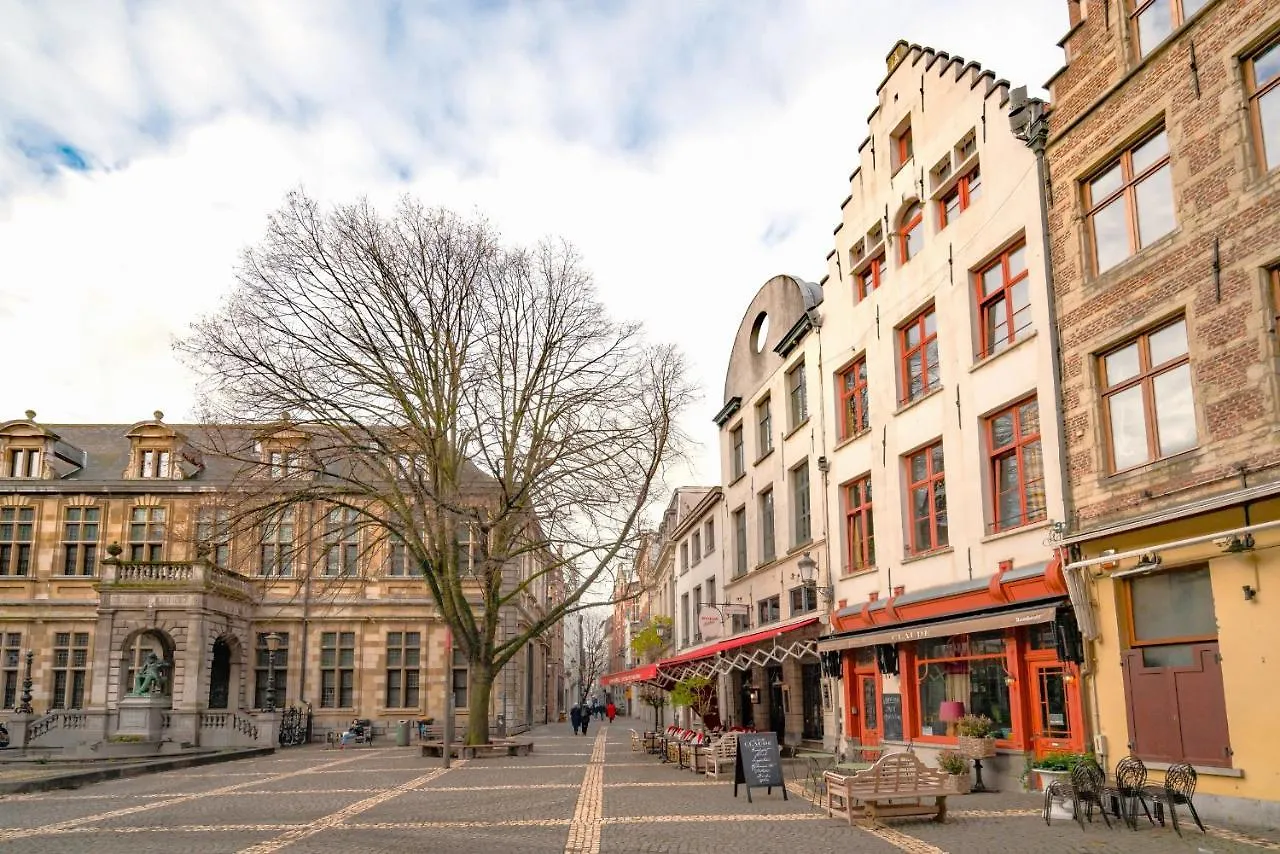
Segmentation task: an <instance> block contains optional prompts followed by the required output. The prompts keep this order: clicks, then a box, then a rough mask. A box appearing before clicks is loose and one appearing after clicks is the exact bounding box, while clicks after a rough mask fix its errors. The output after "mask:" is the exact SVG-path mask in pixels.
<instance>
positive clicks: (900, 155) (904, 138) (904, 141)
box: [893, 122, 915, 172]
mask: <svg viewBox="0 0 1280 854" xmlns="http://www.w3.org/2000/svg"><path fill="white" fill-rule="evenodd" d="M914 156H915V150H914V148H913V147H912V145H911V123H910V122H908V123H907V126H906V127H904V128H903V129H902V130H900V131H898V132H897V133H896V134H894V135H893V171H894V172H897V171H898V170H899V169H901V168H902V167H903V165H904V164H905V163H906V162H907V161H908V160H910V159H911V158H912V157H914Z"/></svg>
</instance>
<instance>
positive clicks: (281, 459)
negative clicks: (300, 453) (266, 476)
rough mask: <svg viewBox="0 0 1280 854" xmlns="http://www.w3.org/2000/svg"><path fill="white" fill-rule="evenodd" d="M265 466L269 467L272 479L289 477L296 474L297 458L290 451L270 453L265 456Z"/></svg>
mask: <svg viewBox="0 0 1280 854" xmlns="http://www.w3.org/2000/svg"><path fill="white" fill-rule="evenodd" d="M267 465H269V466H270V467H271V476H272V477H290V476H292V475H295V474H297V473H298V457H297V454H296V453H295V452H293V451H291V450H277V451H271V452H270V453H268V454H267Z"/></svg>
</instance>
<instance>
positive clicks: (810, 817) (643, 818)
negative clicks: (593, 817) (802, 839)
mask: <svg viewBox="0 0 1280 854" xmlns="http://www.w3.org/2000/svg"><path fill="white" fill-rule="evenodd" d="M824 819H826V816H825V815H816V814H814V813H778V814H775V815H769V814H755V815H752V814H749V813H748V814H746V815H744V814H742V813H725V814H722V815H615V816H606V817H605V818H602V819H601V820H600V822H601V824H653V823H658V824H665V823H667V822H672V821H679V822H700V821H701V822H710V821H822V820H824Z"/></svg>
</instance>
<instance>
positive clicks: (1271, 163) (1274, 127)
mask: <svg viewBox="0 0 1280 854" xmlns="http://www.w3.org/2000/svg"><path fill="white" fill-rule="evenodd" d="M1245 81H1246V85H1247V86H1248V92H1249V117H1250V120H1251V121H1252V122H1253V133H1254V138H1255V144H1256V145H1257V146H1258V162H1259V163H1261V164H1263V168H1264V169H1266V170H1267V171H1270V170H1272V169H1275V168H1276V167H1277V166H1280V39H1277V40H1274V41H1272V42H1271V44H1269V45H1267V46H1266V47H1264V48H1263V49H1262V50H1260V51H1258V52H1257V53H1255V54H1254V55H1253V56H1251V57H1249V59H1247V60H1246V61H1245Z"/></svg>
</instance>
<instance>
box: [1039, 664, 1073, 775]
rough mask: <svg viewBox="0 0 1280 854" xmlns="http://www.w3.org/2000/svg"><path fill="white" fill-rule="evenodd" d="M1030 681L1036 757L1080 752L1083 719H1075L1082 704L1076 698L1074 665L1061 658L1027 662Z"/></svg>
mask: <svg viewBox="0 0 1280 854" xmlns="http://www.w3.org/2000/svg"><path fill="white" fill-rule="evenodd" d="M1027 676H1028V678H1029V681H1030V683H1031V695H1030V700H1031V717H1030V732H1031V749H1032V751H1033V752H1034V753H1035V755H1036V756H1037V757H1039V756H1044V755H1045V754H1046V753H1053V752H1055V751H1069V752H1077V751H1079V750H1080V749H1081V741H1082V736H1083V731H1082V728H1081V724H1082V721H1079V720H1076V718H1077V717H1078V716H1077V714H1076V711H1077V710H1078V709H1079V708H1080V706H1079V704H1078V703H1077V702H1076V701H1075V684H1074V679H1073V680H1072V681H1068V679H1067V677H1068V676H1072V667H1071V666H1070V665H1068V664H1063V663H1061V662H1059V661H1044V662H1036V661H1032V662H1028V664H1027Z"/></svg>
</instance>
